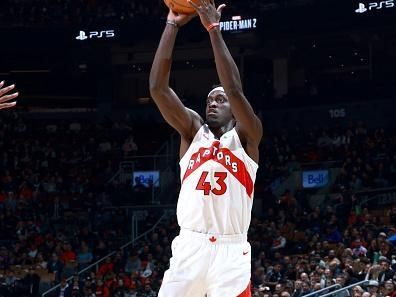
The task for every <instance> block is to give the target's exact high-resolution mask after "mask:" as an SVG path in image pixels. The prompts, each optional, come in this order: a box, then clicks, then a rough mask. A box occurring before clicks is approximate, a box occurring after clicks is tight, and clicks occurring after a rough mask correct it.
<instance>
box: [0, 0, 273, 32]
mask: <svg viewBox="0 0 396 297" xmlns="http://www.w3.org/2000/svg"><path fill="white" fill-rule="evenodd" d="M223 2H224V3H226V4H228V5H229V6H230V7H231V8H232V10H234V11H238V12H240V13H242V12H243V11H245V10H246V11H253V10H254V9H260V8H264V7H266V5H263V4H262V3H261V1H250V2H249V5H246V3H244V2H243V1H223ZM217 4H220V2H219V3H217ZM241 4H244V5H241ZM3 7H4V9H2V10H1V11H0V20H1V21H0V22H1V23H2V24H3V25H7V26H10V25H11V26H40V25H48V24H53V25H65V26H74V25H81V24H84V25H89V24H96V23H101V22H106V23H107V24H109V23H117V22H120V21H128V20H133V19H136V18H142V17H144V18H146V19H147V18H158V17H160V16H164V15H165V13H166V8H165V4H164V3H163V0H150V1H137V0H120V1H106V0H66V1H65V0H54V1H48V0H34V1H33V0H6V1H5V5H4V6H3Z"/></svg>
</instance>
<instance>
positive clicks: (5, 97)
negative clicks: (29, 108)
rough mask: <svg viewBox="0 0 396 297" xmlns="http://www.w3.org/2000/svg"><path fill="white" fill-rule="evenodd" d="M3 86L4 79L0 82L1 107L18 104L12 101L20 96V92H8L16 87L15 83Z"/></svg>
mask: <svg viewBox="0 0 396 297" xmlns="http://www.w3.org/2000/svg"><path fill="white" fill-rule="evenodd" d="M3 86H4V81H2V82H0V109H5V108H10V107H14V106H15V105H16V101H13V102H10V101H11V100H13V99H15V98H16V97H18V95H19V93H18V92H15V93H12V94H8V93H9V92H10V91H11V90H13V89H14V88H15V85H10V86H8V87H5V88H3Z"/></svg>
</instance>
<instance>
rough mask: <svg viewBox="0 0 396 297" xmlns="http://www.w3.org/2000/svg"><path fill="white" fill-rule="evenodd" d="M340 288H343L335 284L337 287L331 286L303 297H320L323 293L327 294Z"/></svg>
mask: <svg viewBox="0 0 396 297" xmlns="http://www.w3.org/2000/svg"><path fill="white" fill-rule="evenodd" d="M340 287H341V285H340V284H335V285H331V286H328V287H326V288H323V289H320V290H317V291H314V292H311V293H309V294H307V295H302V296H304V297H311V296H320V295H318V294H320V293H322V292H327V291H328V290H332V289H335V288H340Z"/></svg>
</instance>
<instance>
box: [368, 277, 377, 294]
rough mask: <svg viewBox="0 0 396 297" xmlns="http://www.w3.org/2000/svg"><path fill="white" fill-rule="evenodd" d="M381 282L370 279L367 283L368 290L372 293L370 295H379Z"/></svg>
mask: <svg viewBox="0 0 396 297" xmlns="http://www.w3.org/2000/svg"><path fill="white" fill-rule="evenodd" d="M378 287H379V284H378V281H376V280H370V281H369V283H368V285H367V290H368V292H369V293H370V296H375V297H378V296H379V288H378Z"/></svg>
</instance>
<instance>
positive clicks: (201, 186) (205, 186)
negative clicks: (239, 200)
mask: <svg viewBox="0 0 396 297" xmlns="http://www.w3.org/2000/svg"><path fill="white" fill-rule="evenodd" d="M208 174H209V172H208V171H204V172H202V174H201V177H200V178H199V181H198V184H197V187H196V188H195V189H196V190H201V191H204V195H205V196H208V195H209V194H210V192H212V193H213V194H215V195H223V194H224V193H225V192H226V191H227V185H226V183H225V182H224V180H225V179H226V177H227V172H215V173H214V177H215V178H217V180H216V185H215V186H214V187H212V185H211V184H210V182H208V181H206V178H207V177H208Z"/></svg>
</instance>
